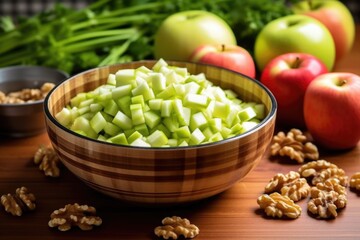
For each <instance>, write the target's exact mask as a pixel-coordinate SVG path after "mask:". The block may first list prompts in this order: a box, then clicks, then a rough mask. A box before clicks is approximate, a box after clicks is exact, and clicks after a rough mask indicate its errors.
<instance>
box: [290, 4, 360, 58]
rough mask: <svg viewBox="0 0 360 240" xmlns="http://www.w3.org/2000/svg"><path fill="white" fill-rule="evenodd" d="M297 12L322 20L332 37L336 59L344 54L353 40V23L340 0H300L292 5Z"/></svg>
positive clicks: (349, 13)
mask: <svg viewBox="0 0 360 240" xmlns="http://www.w3.org/2000/svg"><path fill="white" fill-rule="evenodd" d="M292 9H293V11H294V12H295V13H298V14H305V15H307V16H310V17H313V18H315V19H317V20H319V21H320V22H322V23H323V24H324V25H325V26H326V27H327V29H328V30H329V31H330V33H331V35H332V37H333V38H334V42H335V48H336V60H339V59H340V58H342V57H343V56H344V55H346V54H347V53H348V52H349V51H350V50H351V48H352V46H353V43H354V40H355V23H354V19H353V17H352V15H351V12H350V11H349V9H348V8H347V7H346V6H345V5H344V4H343V3H341V2H340V1H335V0H332V1H328V0H311V1H301V2H299V3H297V4H295V5H294V6H293V7H292Z"/></svg>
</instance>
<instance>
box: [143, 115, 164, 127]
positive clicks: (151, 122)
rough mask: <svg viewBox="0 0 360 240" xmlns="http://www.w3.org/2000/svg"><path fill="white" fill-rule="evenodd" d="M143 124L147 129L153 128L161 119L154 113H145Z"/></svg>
mask: <svg viewBox="0 0 360 240" xmlns="http://www.w3.org/2000/svg"><path fill="white" fill-rule="evenodd" d="M144 118H145V123H146V125H147V126H149V128H154V127H155V126H156V125H158V124H159V123H160V122H161V117H160V116H159V115H158V114H156V113H155V112H154V111H147V112H145V113H144Z"/></svg>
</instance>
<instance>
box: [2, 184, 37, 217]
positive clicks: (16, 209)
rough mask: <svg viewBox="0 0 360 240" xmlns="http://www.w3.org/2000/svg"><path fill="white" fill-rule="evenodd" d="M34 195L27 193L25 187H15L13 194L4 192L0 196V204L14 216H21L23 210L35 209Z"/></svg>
mask: <svg viewBox="0 0 360 240" xmlns="http://www.w3.org/2000/svg"><path fill="white" fill-rule="evenodd" d="M35 200H36V198H35V195H34V194H32V193H29V191H28V189H27V188H26V187H21V188H17V189H16V191H15V194H10V193H8V194H6V195H2V196H1V204H2V205H3V206H4V208H5V211H6V212H9V213H11V214H12V215H14V216H21V215H22V214H23V212H24V211H27V210H31V211H32V210H35V208H36V205H35Z"/></svg>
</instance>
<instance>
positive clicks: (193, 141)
mask: <svg viewBox="0 0 360 240" xmlns="http://www.w3.org/2000/svg"><path fill="white" fill-rule="evenodd" d="M204 140H205V135H204V134H203V133H202V132H201V131H200V129H198V128H197V129H195V130H194V131H193V132H192V133H191V137H190V141H189V144H190V145H198V144H200V143H202V142H203V141H204Z"/></svg>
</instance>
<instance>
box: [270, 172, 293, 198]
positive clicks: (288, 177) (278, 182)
mask: <svg viewBox="0 0 360 240" xmlns="http://www.w3.org/2000/svg"><path fill="white" fill-rule="evenodd" d="M298 178H300V174H299V173H297V172H294V171H290V172H289V173H288V174H282V173H278V174H276V175H275V176H274V177H273V178H272V179H270V181H269V183H268V184H267V185H266V186H265V193H273V192H279V191H280V190H281V188H282V187H284V185H286V184H287V183H291V182H293V181H294V180H296V179H298Z"/></svg>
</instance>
